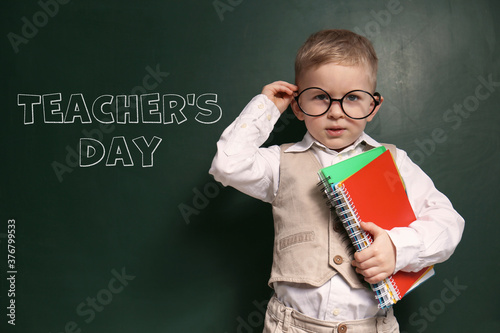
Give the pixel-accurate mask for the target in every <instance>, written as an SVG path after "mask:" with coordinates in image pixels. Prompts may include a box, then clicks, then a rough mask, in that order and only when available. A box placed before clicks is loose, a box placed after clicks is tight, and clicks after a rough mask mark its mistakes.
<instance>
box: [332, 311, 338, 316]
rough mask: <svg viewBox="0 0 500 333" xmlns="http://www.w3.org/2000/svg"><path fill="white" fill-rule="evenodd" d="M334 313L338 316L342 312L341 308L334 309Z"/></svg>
mask: <svg viewBox="0 0 500 333" xmlns="http://www.w3.org/2000/svg"><path fill="white" fill-rule="evenodd" d="M332 313H333V315H334V316H338V315H339V314H340V310H339V309H334V310H333V311H332Z"/></svg>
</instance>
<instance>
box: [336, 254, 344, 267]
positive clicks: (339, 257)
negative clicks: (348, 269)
mask: <svg viewBox="0 0 500 333" xmlns="http://www.w3.org/2000/svg"><path fill="white" fill-rule="evenodd" d="M333 262H334V263H336V264H337V265H340V264H342V263H343V262H344V259H342V257H341V256H339V255H337V256H335V257H333Z"/></svg>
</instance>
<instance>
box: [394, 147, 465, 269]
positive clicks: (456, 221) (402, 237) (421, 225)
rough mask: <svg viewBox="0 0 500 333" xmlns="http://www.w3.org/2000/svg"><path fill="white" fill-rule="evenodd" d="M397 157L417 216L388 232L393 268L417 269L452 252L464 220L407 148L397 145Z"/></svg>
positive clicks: (435, 262) (459, 236) (444, 257)
mask: <svg viewBox="0 0 500 333" xmlns="http://www.w3.org/2000/svg"><path fill="white" fill-rule="evenodd" d="M396 159H397V165H398V168H399V171H400V173H401V176H402V178H403V179H404V182H405V186H406V191H407V194H408V198H409V200H410V204H411V206H412V208H413V210H414V212H415V216H416V218H417V219H416V221H415V222H413V223H411V224H410V226H409V228H394V229H392V230H390V231H388V233H389V236H390V237H391V240H392V242H393V244H394V245H395V247H396V270H395V271H396V272H397V271H399V270H403V271H407V272H416V271H418V270H420V269H422V268H424V267H427V266H430V265H434V264H437V263H440V262H443V261H445V260H447V259H448V258H449V257H450V256H451V255H452V254H453V252H454V251H455V248H456V247H457V245H458V243H459V242H460V239H461V237H462V233H463V230H464V225H465V222H464V219H463V218H462V217H461V216H460V215H459V214H458V212H457V211H456V210H455V209H454V208H453V206H452V204H451V202H450V201H449V199H448V198H447V197H446V196H445V195H444V194H442V193H441V192H439V191H438V190H437V189H436V187H435V186H434V183H433V182H432V180H431V179H430V178H429V176H427V175H426V174H425V173H424V172H423V171H422V169H420V167H418V166H417V165H416V164H415V163H413V162H412V161H411V160H410V158H409V157H408V155H407V154H406V152H404V151H403V150H400V149H398V151H397V158H396Z"/></svg>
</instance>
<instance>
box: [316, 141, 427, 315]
mask: <svg viewBox="0 0 500 333" xmlns="http://www.w3.org/2000/svg"><path fill="white" fill-rule="evenodd" d="M332 167H335V168H337V169H338V168H339V165H338V164H336V165H333V166H332ZM328 168H330V167H327V168H324V169H322V170H320V172H319V175H320V178H321V179H322V182H323V185H324V186H325V193H326V194H327V197H328V199H329V202H330V204H331V205H332V206H333V207H335V210H336V211H337V214H338V216H339V218H340V220H341V221H342V223H343V225H344V227H345V228H346V230H347V234H348V235H349V238H350V239H351V241H352V243H353V245H354V247H355V248H356V250H357V251H361V250H363V249H365V248H366V247H368V246H370V244H371V243H372V242H373V240H372V237H371V235H370V234H368V233H366V232H365V231H364V230H362V229H361V227H360V222H362V221H364V222H373V223H375V224H376V225H378V226H379V227H381V228H383V229H385V230H390V229H392V228H395V227H408V226H409V225H410V224H411V223H412V222H413V221H415V220H416V217H415V214H414V212H413V209H412V207H411V205H410V202H409V201H408V196H407V195H406V192H405V188H404V184H403V181H402V179H401V176H400V174H399V171H398V169H397V166H396V164H395V162H394V159H393V158H392V155H391V153H390V152H389V151H385V152H384V153H382V154H381V155H380V156H378V157H376V158H374V159H373V160H372V161H371V162H369V163H367V164H366V165H365V166H364V167H362V168H361V169H360V170H359V171H357V172H355V173H353V174H352V175H350V176H348V177H347V178H345V179H344V180H341V181H337V182H334V181H332V180H331V179H332V178H335V177H329V176H328V174H329V173H330V172H329V171H328V170H327V169H328ZM432 275H434V269H433V267H432V266H431V267H427V268H424V269H422V270H421V271H419V272H415V273H407V272H402V271H399V272H397V273H396V274H394V275H392V276H391V277H389V278H387V279H385V280H384V281H382V282H380V283H378V284H374V285H372V286H371V287H372V289H373V291H374V292H375V296H376V298H377V299H378V301H379V306H380V307H381V308H386V307H389V306H392V305H393V304H395V303H396V302H397V301H399V300H400V299H401V298H402V297H403V296H404V295H405V294H407V293H408V292H409V291H411V290H412V289H413V288H415V287H416V286H418V285H419V284H420V283H422V282H423V281H425V280H427V279H428V278H429V277H431V276H432Z"/></svg>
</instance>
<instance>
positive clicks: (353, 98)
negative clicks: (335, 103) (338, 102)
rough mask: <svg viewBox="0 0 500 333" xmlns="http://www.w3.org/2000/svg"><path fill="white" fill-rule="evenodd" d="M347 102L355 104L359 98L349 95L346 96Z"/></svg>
mask: <svg viewBox="0 0 500 333" xmlns="http://www.w3.org/2000/svg"><path fill="white" fill-rule="evenodd" d="M346 99H347V101H349V102H356V101H357V100H358V99H359V96H357V95H354V94H350V95H347V96H346Z"/></svg>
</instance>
